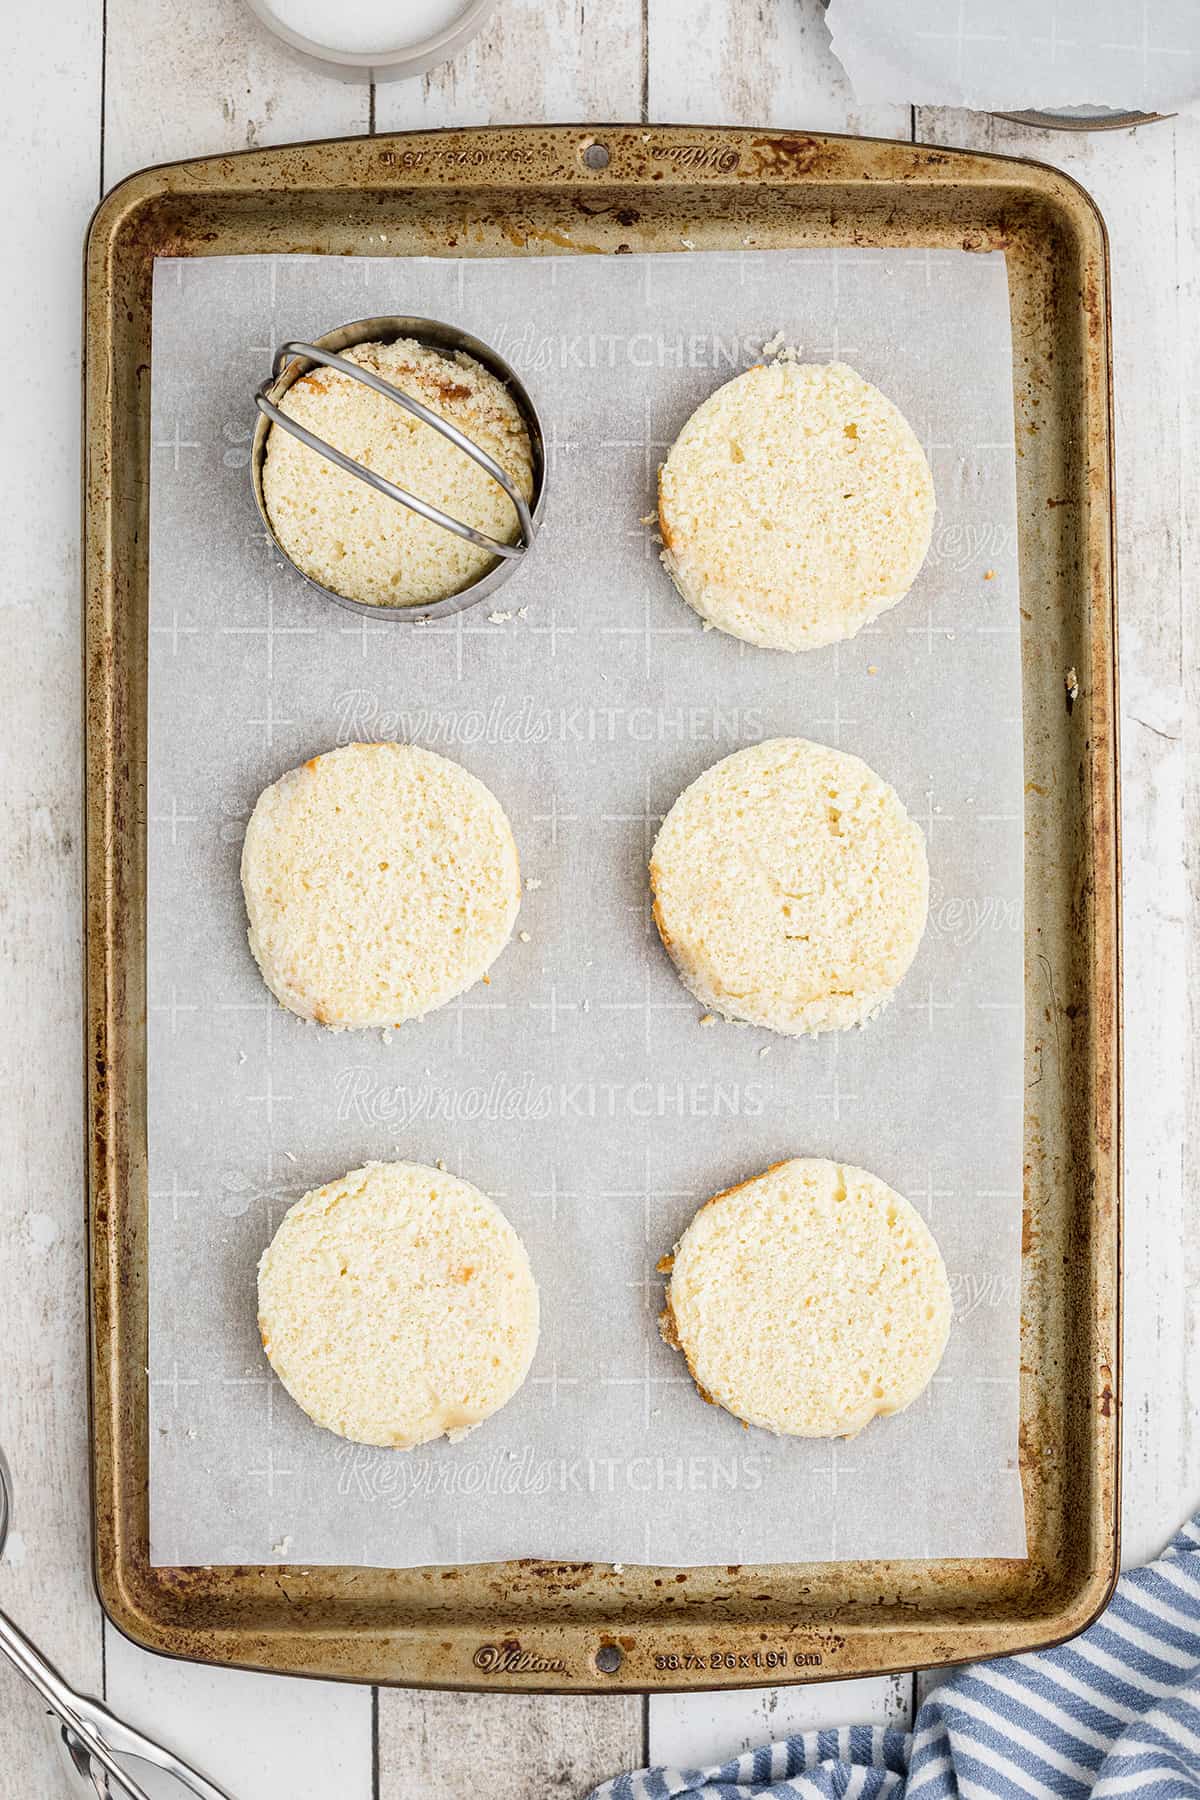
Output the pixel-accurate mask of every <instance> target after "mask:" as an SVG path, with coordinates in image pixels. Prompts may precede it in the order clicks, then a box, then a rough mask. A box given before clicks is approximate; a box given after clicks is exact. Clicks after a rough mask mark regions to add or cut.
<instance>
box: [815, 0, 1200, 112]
mask: <svg viewBox="0 0 1200 1800" xmlns="http://www.w3.org/2000/svg"><path fill="white" fill-rule="evenodd" d="M828 16H829V29H830V32H831V34H832V38H833V49H834V54H835V55H836V56H837V57H838V60H839V61H840V62H841V64H842V67H843V68H844V69H845V71H846V73H847V75H848V76H849V77H850V82H851V85H852V87H853V88H854V93H855V96H856V98H857V99H858V100H860V101H863V102H868V101H871V102H874V101H878V102H881V103H890V102H897V101H898V102H901V103H903V104H907V103H908V102H910V101H911V102H914V103H915V104H917V105H924V106H968V107H974V108H977V109H979V110H982V111H993V112H1025V111H1029V110H1034V109H1038V108H1049V109H1056V108H1061V107H1070V106H1107V107H1116V108H1119V109H1121V110H1125V111H1130V112H1167V111H1173V110H1176V109H1178V108H1180V107H1185V106H1190V105H1193V104H1195V102H1196V101H1197V100H1198V99H1200V6H1198V5H1197V4H1196V0H906V3H905V4H904V5H897V3H896V0H830V6H829V15H828Z"/></svg>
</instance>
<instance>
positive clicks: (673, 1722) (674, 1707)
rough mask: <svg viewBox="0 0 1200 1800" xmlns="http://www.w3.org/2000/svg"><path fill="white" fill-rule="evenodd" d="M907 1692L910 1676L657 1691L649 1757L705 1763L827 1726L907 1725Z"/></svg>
mask: <svg viewBox="0 0 1200 1800" xmlns="http://www.w3.org/2000/svg"><path fill="white" fill-rule="evenodd" d="M912 1697H913V1678H912V1676H911V1675H879V1676H872V1677H870V1678H869V1679H866V1680H863V1681H818V1682H813V1683H811V1684H809V1685H807V1686H805V1687H793V1688H750V1689H743V1690H742V1691H741V1692H730V1693H722V1694H663V1695H660V1696H659V1697H657V1698H656V1699H654V1700H653V1701H652V1702H651V1705H650V1761H651V1762H652V1763H665V1764H668V1765H671V1766H673V1767H679V1766H680V1765H681V1764H682V1765H683V1766H684V1767H696V1766H699V1767H700V1768H707V1766H708V1765H709V1764H710V1763H720V1762H726V1761H727V1760H728V1759H729V1758H730V1757H731V1756H738V1755H740V1754H741V1752H742V1751H743V1750H752V1749H753V1748H754V1747H755V1746H756V1745H757V1744H769V1743H773V1742H776V1741H777V1740H778V1739H780V1738H786V1737H794V1736H796V1735H797V1734H798V1733H800V1732H802V1731H820V1730H823V1729H824V1728H825V1727H826V1726H831V1725H894V1726H898V1727H899V1728H900V1729H901V1730H907V1729H908V1725H909V1722H910V1720H911V1717H912Z"/></svg>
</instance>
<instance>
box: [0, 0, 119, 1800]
mask: <svg viewBox="0 0 1200 1800" xmlns="http://www.w3.org/2000/svg"><path fill="white" fill-rule="evenodd" d="M0 65H2V66H3V68H4V72H5V83H6V101H5V118H6V126H7V129H6V133H5V136H6V140H7V154H6V158H5V179H4V183H3V187H2V188H0V231H2V234H3V241H4V245H5V256H4V258H3V259H2V261H0V304H2V306H3V310H4V316H5V318H6V320H7V321H8V330H9V334H10V336H15V335H20V336H22V337H24V338H25V339H26V340H27V341H28V342H32V343H33V344H35V345H36V346H37V352H38V353H37V354H36V355H30V356H27V357H26V356H18V357H16V358H15V359H13V360H12V366H11V368H10V370H9V374H8V378H7V380H6V383H5V416H6V428H5V431H4V433H3V437H2V438H0V483H2V484H3V488H4V491H5V493H7V494H9V495H10V496H16V497H19V503H17V501H16V500H14V503H13V504H11V505H9V506H7V507H5V508H4V511H3V516H2V518H0V555H2V557H3V567H4V570H5V582H4V589H3V594H2V596H0V621H2V628H3V634H4V643H5V655H4V659H3V668H2V670H0V717H2V718H3V720H4V729H3V732H2V733H0V868H3V870H4V882H3V888H2V890H0V1020H2V1021H3V1022H4V1023H3V1030H2V1032H0V1086H2V1088H3V1092H4V1105H3V1106H2V1107H0V1165H2V1166H3V1169H4V1188H3V1194H2V1195H0V1320H2V1321H3V1327H4V1341H5V1355H6V1370H5V1377H4V1381H3V1384H2V1391H3V1396H4V1399H3V1407H2V1409H0V1411H2V1416H0V1432H2V1433H3V1441H4V1447H5V1450H6V1451H7V1454H8V1457H9V1460H10V1462H11V1464H12V1469H13V1477H14V1480H15V1483H16V1506H15V1522H14V1528H13V1532H12V1535H11V1537H10V1539H9V1544H8V1550H7V1553H6V1555H5V1559H4V1565H3V1567H0V1605H3V1606H4V1607H5V1609H6V1610H8V1611H10V1612H11V1613H12V1614H13V1615H14V1617H15V1618H16V1619H17V1620H18V1621H19V1622H20V1623H21V1624H22V1625H24V1626H25V1628H26V1629H27V1630H28V1631H29V1633H30V1635H31V1636H32V1637H34V1638H35V1640H36V1641H37V1642H38V1643H39V1644H41V1645H42V1646H43V1648H44V1649H45V1650H46V1652H47V1654H48V1655H50V1656H51V1657H53V1658H54V1659H55V1660H56V1661H57V1662H58V1663H59V1665H60V1666H61V1668H62V1670H63V1672H64V1674H66V1675H67V1676H68V1678H69V1679H71V1680H73V1681H77V1682H80V1683H81V1684H83V1685H85V1686H87V1685H91V1686H93V1687H98V1686H99V1680H100V1668H101V1631H100V1616H99V1613H98V1611H97V1608H96V1605H95V1601H94V1599H93V1596H92V1590H91V1584H90V1578H89V1573H88V1569H89V1553H88V1483H87V1330H86V1316H85V1289H84V1269H85V1262H84V1234H83V1223H84V1221H83V1142H82V1129H81V1126H82V1117H83V1112H82V1091H81V1081H82V1069H81V1056H80V1042H81V1023H80V995H81V991H82V981H81V975H80V951H79V944H80V766H79V705H80V695H79V637H78V630H79V551H78V545H79V526H78V519H79V424H78V419H79V352H78V344H79V318H80V289H79V244H80V240H81V237H82V233H83V228H84V225H85V224H86V222H87V217H88V214H89V212H90V211H91V209H92V207H93V206H94V204H95V202H96V198H97V195H98V192H99V172H100V74H101V31H100V14H99V10H98V8H97V7H96V6H95V4H94V3H93V0H63V4H62V6H61V7H60V9H59V12H58V15H57V17H56V19H55V22H54V42H53V48H52V49H48V47H47V43H46V41H45V39H44V38H43V37H42V36H40V35H39V34H38V33H37V32H35V31H32V30H31V29H30V28H29V20H28V17H27V15H25V14H24V13H23V12H21V10H20V9H14V8H8V9H6V10H5V12H4V13H3V15H2V22H0ZM31 463H33V464H34V465H35V472H34V473H33V477H32V479H31ZM32 1771H37V1778H36V1779H34V1778H33V1775H32ZM27 1777H28V1778H27ZM13 1782H15V1783H16V1785H15V1786H7V1785H6V1784H7V1783H13ZM0 1791H3V1792H4V1793H6V1794H9V1793H11V1794H12V1795H13V1800H16V1796H17V1793H18V1791H19V1792H21V1793H33V1792H35V1791H36V1792H37V1793H38V1794H39V1795H42V1794H46V1795H57V1794H58V1793H59V1792H60V1788H59V1785H58V1775H57V1766H56V1764H55V1762H54V1761H53V1760H52V1754H51V1746H50V1737H49V1730H48V1726H47V1724H46V1722H45V1719H44V1717H43V1715H42V1710H41V1707H40V1705H39V1703H38V1702H37V1700H36V1699H35V1697H34V1696H33V1694H32V1693H31V1692H30V1690H29V1689H28V1688H26V1687H25V1686H24V1684H23V1683H22V1682H20V1681H19V1680H18V1679H17V1677H16V1676H15V1675H14V1674H12V1673H11V1672H10V1670H9V1668H8V1665H7V1664H4V1665H3V1666H0Z"/></svg>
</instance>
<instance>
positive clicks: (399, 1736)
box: [379, 1689, 644, 1800]
mask: <svg viewBox="0 0 1200 1800" xmlns="http://www.w3.org/2000/svg"><path fill="white" fill-rule="evenodd" d="M379 1699H380V1707H379V1800H427V1796H428V1795H430V1794H436V1795H437V1796H438V1800H476V1797H477V1796H478V1795H480V1794H489V1795H491V1794H495V1795H497V1796H499V1795H501V1794H502V1795H503V1796H504V1800H552V1797H553V1796H556V1795H561V1796H562V1800H568V1797H569V1800H577V1796H579V1795H581V1794H585V1793H587V1792H588V1790H589V1789H590V1788H591V1787H593V1786H594V1785H595V1784H596V1782H598V1781H603V1780H605V1779H606V1778H607V1777H608V1776H610V1775H616V1774H618V1773H619V1772H620V1771H621V1770H622V1769H632V1768H637V1767H638V1766H639V1765H640V1764H641V1762H642V1758H643V1751H644V1746H643V1737H642V1701H641V1700H640V1698H638V1696H637V1695H621V1694H614V1695H612V1697H611V1698H609V1697H608V1696H604V1695H601V1696H599V1697H596V1698H592V1697H591V1696H580V1695H567V1696H561V1695H555V1694H547V1695H540V1696H538V1695H533V1696H529V1697H526V1696H525V1695H517V1694H422V1693H413V1692H406V1693H400V1692H397V1691H396V1690H395V1689H384V1690H383V1691H382V1692H381V1693H380V1696H379Z"/></svg>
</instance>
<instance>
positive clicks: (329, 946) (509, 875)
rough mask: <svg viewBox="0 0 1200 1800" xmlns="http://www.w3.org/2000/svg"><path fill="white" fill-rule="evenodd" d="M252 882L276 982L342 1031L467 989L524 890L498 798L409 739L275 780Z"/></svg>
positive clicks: (262, 951) (252, 913)
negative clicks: (409, 741) (406, 742)
mask: <svg viewBox="0 0 1200 1800" xmlns="http://www.w3.org/2000/svg"><path fill="white" fill-rule="evenodd" d="M242 888H243V891H244V893H245V896H246V912H247V916H248V918H249V939H250V948H251V950H252V951H253V953H254V956H255V959H256V961H257V963H258V966H259V968H260V969H261V971H262V975H263V979H264V981H265V982H266V984H267V986H268V987H269V988H270V989H271V992H272V993H273V994H274V995H275V996H276V998H277V999H278V1000H280V1001H281V1002H282V1004H283V1005H284V1006H286V1007H287V1008H288V1009H289V1010H290V1011H291V1012H294V1013H299V1014H300V1016H301V1017H302V1018H305V1019H315V1020H316V1021H317V1022H318V1023H319V1024H321V1025H327V1026H329V1027H331V1028H332V1029H334V1030H344V1029H346V1028H347V1027H350V1026H359V1027H364V1028H365V1027H370V1026H375V1027H379V1026H391V1025H401V1024H403V1023H404V1022H405V1020H408V1019H419V1018H421V1017H422V1016H423V1015H424V1014H425V1013H427V1012H431V1011H432V1010H433V1009H434V1008H435V1007H438V1006H444V1005H445V1004H446V1003H447V1001H449V1000H453V999H454V998H455V997H456V996H457V995H459V994H461V993H463V992H465V990H466V989H467V988H469V987H471V986H472V985H473V983H475V982H476V981H479V980H480V979H482V978H484V977H485V974H486V971H487V970H488V969H489V968H490V967H491V965H492V963H493V962H494V961H495V959H496V957H497V956H498V955H499V954H500V952H501V950H502V949H503V948H504V946H505V944H506V943H507V942H508V939H509V936H510V934H511V932H512V928H513V924H514V922H515V920H516V917H517V910H518V908H519V906H520V902H521V874H520V868H519V866H518V861H517V847H516V844H515V843H514V841H513V835H512V830H511V828H510V826H509V823H508V820H507V818H506V817H505V814H504V811H503V808H502V807H501V805H500V803H499V801H498V800H497V799H496V797H495V795H494V794H493V793H492V792H491V791H490V790H489V789H488V788H486V787H485V786H484V785H483V783H482V782H481V781H479V780H477V778H476V777H475V776H474V775H471V774H470V773H468V771H467V770H466V769H464V768H462V767H461V765H460V764H458V763H456V762H451V761H450V759H449V758H448V757H445V756H439V755H437V753H436V752H434V751H432V750H423V749H420V748H418V747H416V746H414V745H410V744H390V743H384V744H347V745H345V746H344V747H343V748H342V749H339V750H331V751H329V752H327V753H326V754H325V755H324V756H315V757H313V758H312V760H311V761H310V762H306V763H304V764H303V765H302V767H300V768H298V769H292V770H290V771H289V773H288V774H286V775H283V776H281V777H280V779H279V780H278V781H276V782H274V783H273V784H272V785H271V786H270V787H269V788H267V789H265V790H264V792H263V793H262V794H261V795H260V796H259V799H258V803H257V805H256V806H255V808H254V811H253V813H252V814H251V817H250V823H249V825H248V826H247V827H246V837H245V842H244V844H243V847H242Z"/></svg>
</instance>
